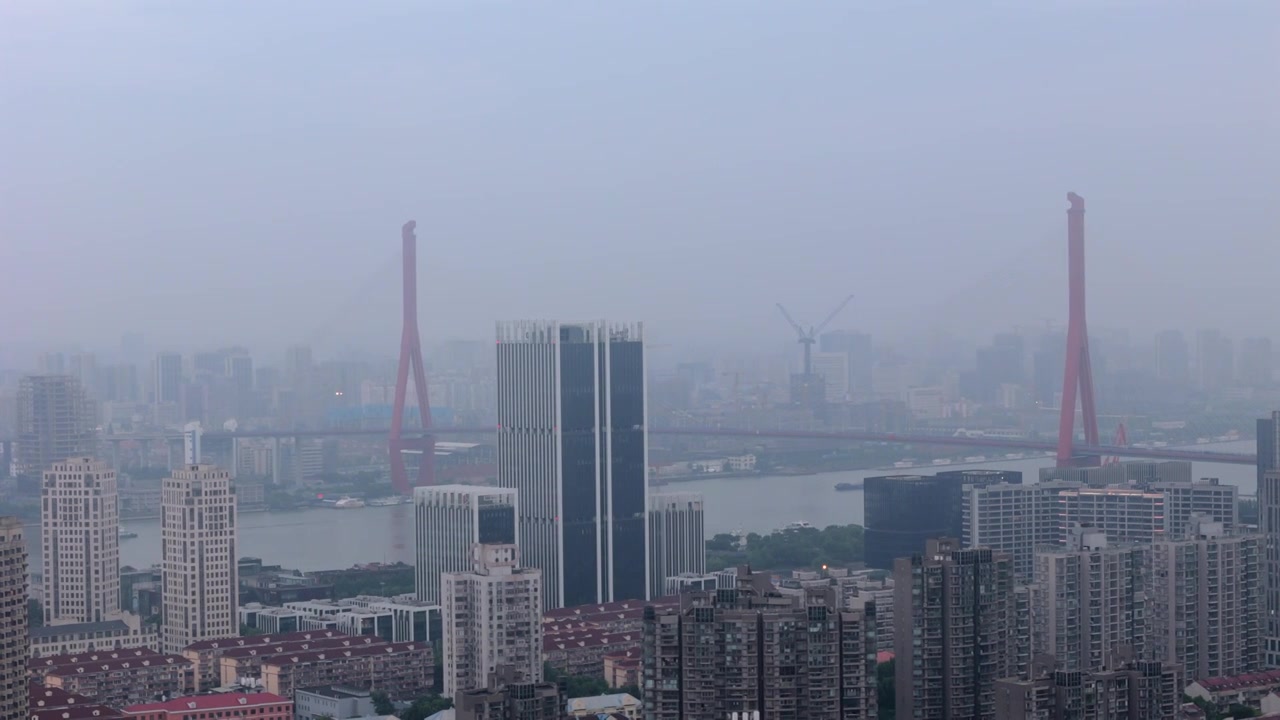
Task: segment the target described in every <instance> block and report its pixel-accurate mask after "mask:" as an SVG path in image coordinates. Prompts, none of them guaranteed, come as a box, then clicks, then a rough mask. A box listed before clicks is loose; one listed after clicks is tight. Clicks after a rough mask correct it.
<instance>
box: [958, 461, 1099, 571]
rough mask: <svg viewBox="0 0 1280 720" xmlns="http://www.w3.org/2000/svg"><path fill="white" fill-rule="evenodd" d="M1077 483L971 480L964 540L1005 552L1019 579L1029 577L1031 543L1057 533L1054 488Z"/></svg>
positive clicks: (1075, 486)
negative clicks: (985, 482) (982, 483)
mask: <svg viewBox="0 0 1280 720" xmlns="http://www.w3.org/2000/svg"><path fill="white" fill-rule="evenodd" d="M1081 487H1083V486H1082V485H1081V484H1080V483H1078V482H1073V481H1070V480H1053V481H1048V482H1040V483H1036V484H1033V485H1021V484H1012V483H997V484H995V485H987V486H982V487H979V486H971V487H969V488H967V489H966V490H965V491H964V502H963V507H962V508H961V512H962V515H963V520H962V522H963V527H964V535H963V538H962V539H963V544H964V546H965V547H985V548H990V549H991V550H993V551H995V552H997V553H1005V554H1007V555H1009V556H1010V557H1011V558H1012V559H1013V569H1014V573H1015V575H1016V576H1017V577H1018V579H1019V580H1020V581H1022V582H1030V580H1031V578H1032V576H1033V575H1034V571H1035V549H1036V548H1037V547H1039V546H1041V545H1046V544H1053V543H1057V542H1059V540H1060V539H1061V537H1062V518H1061V505H1060V499H1059V493H1061V492H1063V491H1067V490H1077V489H1080V488H1081Z"/></svg>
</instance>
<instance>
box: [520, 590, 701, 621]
mask: <svg viewBox="0 0 1280 720" xmlns="http://www.w3.org/2000/svg"><path fill="white" fill-rule="evenodd" d="M647 605H652V606H654V607H656V608H658V609H662V608H667V607H679V606H680V598H679V597H678V596H675V595H670V596H667V597H664V598H658V599H657V600H652V601H649V602H645V601H644V600H620V601H618V602H611V603H604V604H600V605H574V606H573V607H567V608H557V609H555V610H548V611H547V612H545V613H543V615H542V621H543V622H544V623H545V622H558V621H566V620H582V619H590V618H594V617H600V616H617V615H619V614H623V615H624V616H627V614H629V613H639V615H640V616H643V615H644V609H645V606H647Z"/></svg>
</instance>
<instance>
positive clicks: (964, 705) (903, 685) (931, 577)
mask: <svg viewBox="0 0 1280 720" xmlns="http://www.w3.org/2000/svg"><path fill="white" fill-rule="evenodd" d="M1014 584H1015V583H1014V571H1013V558H1012V557H1010V556H1009V555H1006V554H1004V553H997V552H994V551H992V550H990V549H988V548H971V549H967V550H961V549H960V547H959V541H957V540H954V539H951V538H943V539H939V540H932V541H930V542H929V543H928V546H927V547H926V548H925V549H924V552H923V553H917V554H915V555H913V556H911V557H909V558H899V559H898V560H897V561H896V562H895V564H894V569H893V589H894V605H895V607H894V633H893V637H894V666H895V671H894V672H895V678H894V684H895V689H896V695H897V699H896V704H897V716H898V717H899V718H906V719H907V720H924V719H926V718H944V719H945V718H956V719H958V718H985V717H991V716H992V715H993V714H994V712H995V694H994V690H995V682H996V680H997V679H999V678H1005V677H1017V676H1021V675H1023V674H1024V673H1026V672H1027V668H1026V667H1022V666H1021V665H1022V662H1023V661H1024V659H1025V654H1024V653H1022V652H1021V649H1022V648H1026V647H1027V646H1029V645H1030V637H1029V635H1030V624H1029V622H1028V621H1027V619H1026V615H1027V613H1025V612H1023V611H1021V610H1020V607H1019V604H1018V600H1019V598H1022V599H1025V594H1019V593H1016V592H1015V591H1014Z"/></svg>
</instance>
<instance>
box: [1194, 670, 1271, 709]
mask: <svg viewBox="0 0 1280 720" xmlns="http://www.w3.org/2000/svg"><path fill="white" fill-rule="evenodd" d="M1184 692H1186V694H1187V695H1189V696H1191V697H1193V698H1197V699H1200V700H1204V701H1206V702H1209V703H1212V704H1213V705H1214V706H1215V707H1217V708H1218V709H1219V710H1224V711H1225V710H1227V709H1228V708H1229V707H1231V706H1232V705H1244V706H1246V707H1250V708H1253V709H1254V710H1261V709H1262V699H1263V698H1264V697H1266V696H1267V695H1269V694H1271V693H1274V692H1280V670H1263V671H1262V672H1255V673H1248V674H1245V675H1233V676H1230V677H1214V678H1205V679H1204V680H1199V681H1196V682H1193V683H1191V684H1190V685H1188V686H1187V688H1186V690H1185V691H1184Z"/></svg>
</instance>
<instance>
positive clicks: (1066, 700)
mask: <svg viewBox="0 0 1280 720" xmlns="http://www.w3.org/2000/svg"><path fill="white" fill-rule="evenodd" d="M1042 657H1044V658H1045V659H1047V660H1049V661H1051V660H1052V658H1048V657H1046V656H1042ZM1180 698H1181V696H1180V694H1179V692H1178V682H1177V671H1176V669H1174V668H1172V667H1169V666H1167V665H1163V664H1162V663H1159V662H1132V661H1130V662H1127V663H1125V664H1123V665H1121V666H1120V667H1119V669H1116V670H1102V671H1093V672H1091V671H1082V670H1054V669H1053V668H1052V665H1051V664H1048V665H1038V666H1037V667H1036V668H1035V669H1033V671H1032V673H1031V677H1030V678H1023V679H1018V678H1009V679H1002V680H997V681H996V682H995V692H994V699H995V702H994V710H995V712H994V715H993V716H991V717H994V718H995V720H1039V719H1040V718H1055V719H1056V718H1108V719H1109V718H1115V719H1116V720H1121V719H1123V720H1168V719H1169V718H1175V717H1178V705H1179V701H1180Z"/></svg>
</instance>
